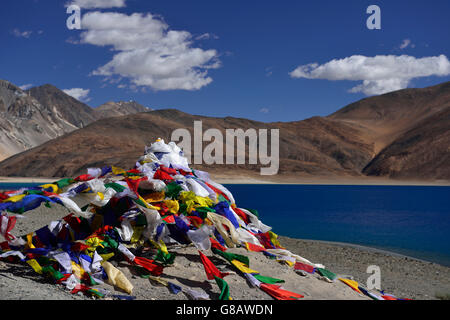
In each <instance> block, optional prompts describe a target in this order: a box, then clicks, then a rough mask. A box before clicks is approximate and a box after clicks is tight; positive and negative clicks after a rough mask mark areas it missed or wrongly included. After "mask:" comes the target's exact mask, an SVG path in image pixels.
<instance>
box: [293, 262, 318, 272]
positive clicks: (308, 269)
mask: <svg viewBox="0 0 450 320" xmlns="http://www.w3.org/2000/svg"><path fill="white" fill-rule="evenodd" d="M294 270H304V271H306V272H309V273H314V272H315V270H316V269H315V268H314V267H313V266H310V265H308V264H304V263H301V262H296V263H295V265H294Z"/></svg>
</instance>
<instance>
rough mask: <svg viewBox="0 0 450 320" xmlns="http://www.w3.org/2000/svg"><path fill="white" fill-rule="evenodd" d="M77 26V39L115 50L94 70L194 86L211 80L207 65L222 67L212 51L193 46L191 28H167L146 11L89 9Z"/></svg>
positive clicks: (135, 80)
mask: <svg viewBox="0 0 450 320" xmlns="http://www.w3.org/2000/svg"><path fill="white" fill-rule="evenodd" d="M81 26H82V29H83V31H82V33H81V35H80V43H83V44H91V45H96V46H108V47H111V49H112V50H113V52H114V56H113V57H112V59H111V61H109V62H107V63H106V64H105V65H103V66H100V67H99V68H97V69H96V70H94V71H93V72H92V74H93V75H98V76H105V77H114V76H120V77H123V78H127V79H129V80H130V82H131V85H135V86H143V87H150V88H152V89H154V90H174V89H182V90H198V89H200V88H202V87H204V86H206V85H208V84H209V83H211V82H212V81H213V80H212V78H211V77H209V76H208V70H209V69H215V68H219V67H220V61H219V59H218V53H217V51H216V50H204V49H201V48H195V47H194V46H193V41H194V40H193V37H192V35H191V34H190V33H189V32H187V31H175V30H170V29H169V26H168V25H167V24H166V23H165V22H164V21H162V20H161V19H160V18H158V17H157V16H155V15H152V14H150V13H149V14H145V15H144V14H141V13H133V14H131V15H126V14H122V13H117V12H99V11H94V12H88V13H86V14H84V15H83V17H82V20H81ZM130 87H131V86H130Z"/></svg>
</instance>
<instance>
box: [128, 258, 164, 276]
mask: <svg viewBox="0 0 450 320" xmlns="http://www.w3.org/2000/svg"><path fill="white" fill-rule="evenodd" d="M133 263H135V264H137V265H139V266H141V267H143V268H145V269H147V270H148V271H150V273H151V274H152V275H154V276H156V277H158V276H160V275H161V274H162V273H163V267H162V266H160V265H158V264H154V263H153V260H149V259H147V258H144V257H135V258H134V260H133Z"/></svg>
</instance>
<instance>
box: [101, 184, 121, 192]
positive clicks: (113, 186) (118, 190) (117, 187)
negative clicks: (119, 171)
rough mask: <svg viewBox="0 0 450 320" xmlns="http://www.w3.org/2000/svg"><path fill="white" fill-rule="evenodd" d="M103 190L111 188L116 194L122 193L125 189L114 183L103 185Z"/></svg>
mask: <svg viewBox="0 0 450 320" xmlns="http://www.w3.org/2000/svg"><path fill="white" fill-rule="evenodd" d="M105 188H106V189H108V188H111V189H113V190H114V191H116V192H122V191H124V190H125V189H126V188H125V187H124V186H122V185H120V184H118V183H115V182H111V183H106V184H105Z"/></svg>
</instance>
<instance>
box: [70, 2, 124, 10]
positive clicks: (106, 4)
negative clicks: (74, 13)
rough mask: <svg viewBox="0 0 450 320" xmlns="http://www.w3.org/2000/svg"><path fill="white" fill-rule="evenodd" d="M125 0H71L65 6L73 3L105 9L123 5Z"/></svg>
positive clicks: (89, 7)
mask: <svg viewBox="0 0 450 320" xmlns="http://www.w3.org/2000/svg"><path fill="white" fill-rule="evenodd" d="M125 1H126V0H73V1H69V2H67V3H66V7H68V6H70V5H72V4H75V5H77V6H79V7H80V8H84V9H96V8H98V9H105V8H122V7H125Z"/></svg>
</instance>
